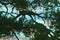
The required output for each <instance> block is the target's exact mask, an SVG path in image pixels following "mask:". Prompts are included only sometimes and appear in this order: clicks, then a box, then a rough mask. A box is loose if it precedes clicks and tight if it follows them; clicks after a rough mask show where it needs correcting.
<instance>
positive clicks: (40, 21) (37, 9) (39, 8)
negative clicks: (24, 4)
mask: <svg viewBox="0 0 60 40" xmlns="http://www.w3.org/2000/svg"><path fill="white" fill-rule="evenodd" d="M29 1H30V2H32V1H33V0H29ZM0 6H1V4H0ZM7 6H8V9H9V10H8V12H9V13H11V11H12V7H11V6H10V5H7ZM57 9H59V10H60V7H55V12H57ZM0 11H5V12H6V8H5V7H4V6H2V7H1V8H0ZM32 11H33V12H36V13H45V12H46V10H45V8H44V7H40V6H38V7H36V10H32ZM13 12H14V13H18V14H19V11H17V10H16V8H15V9H14V11H13ZM3 14H5V13H3ZM12 15H14V16H17V15H16V14H12ZM9 17H11V15H8V18H9ZM26 17H27V18H29V19H30V17H29V16H27V15H26ZM18 19H19V18H18ZM18 19H17V20H18ZM36 21H37V22H39V23H44V22H43V20H42V19H38V18H37V20H36ZM45 25H48V24H45ZM51 34H52V33H51ZM16 35H17V36H18V37H25V35H24V34H23V33H22V32H20V33H19V35H18V34H16ZM52 35H53V34H52Z"/></svg>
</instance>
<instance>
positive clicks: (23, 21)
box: [0, 0, 59, 40]
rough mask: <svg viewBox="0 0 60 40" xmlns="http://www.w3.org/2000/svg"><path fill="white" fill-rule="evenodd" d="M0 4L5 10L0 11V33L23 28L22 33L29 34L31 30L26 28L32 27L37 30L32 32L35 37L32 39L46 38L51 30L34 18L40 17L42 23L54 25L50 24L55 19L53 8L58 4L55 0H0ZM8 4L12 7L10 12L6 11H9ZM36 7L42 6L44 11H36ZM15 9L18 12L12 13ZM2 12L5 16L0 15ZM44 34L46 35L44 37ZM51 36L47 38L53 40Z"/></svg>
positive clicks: (42, 39)
mask: <svg viewBox="0 0 60 40" xmlns="http://www.w3.org/2000/svg"><path fill="white" fill-rule="evenodd" d="M0 4H1V5H0V8H1V7H2V6H4V7H5V9H6V11H0V13H1V15H0V16H1V17H0V21H1V24H0V25H1V28H3V29H1V34H2V33H4V34H5V33H6V32H7V30H8V32H10V31H12V32H13V34H15V32H14V30H17V31H21V30H23V32H24V33H26V34H30V32H31V30H28V29H30V28H31V27H32V28H31V29H33V30H34V31H35V29H36V30H37V31H38V32H36V33H35V32H34V33H35V34H36V35H35V37H36V38H35V39H34V40H39V38H40V39H41V40H44V39H46V40H48V39H47V38H49V37H48V34H49V33H50V32H51V31H50V29H47V28H46V27H45V26H44V25H43V24H40V23H38V22H37V21H36V20H37V19H40V18H41V19H42V20H43V21H44V23H45V22H47V23H48V24H51V25H50V26H52V25H54V24H52V23H54V22H55V21H54V20H56V19H55V15H56V14H55V11H54V10H55V7H56V6H58V4H59V2H58V1H57V0H52V1H51V0H34V1H32V2H30V1H29V0H17V1H16V0H0ZM8 5H10V6H11V7H10V8H12V10H11V12H8V11H9V8H8ZM38 7H39V9H40V8H41V7H44V9H45V11H46V12H44V11H43V12H42V13H36V11H37V10H39V9H37V8H38ZM15 9H16V10H17V11H19V14H18V13H14V10H15ZM3 13H5V16H2V14H3ZM8 14H9V15H10V16H11V17H10V18H8V17H7V16H8ZM13 14H14V15H15V14H16V16H14V15H13ZM26 15H28V16H29V17H30V18H31V20H32V22H31V21H30V22H29V20H28V19H27V18H26ZM41 15H43V16H41ZM20 16H21V17H20ZM18 17H20V18H19V21H16V20H17V18H18ZM27 20H28V21H27ZM58 20H59V19H58ZM4 26H5V27H4ZM33 26H34V27H33ZM40 26H41V27H40ZM5 29H7V30H6V32H5V31H4V30H5ZM27 30H28V31H27ZM40 33H41V34H40ZM8 34H9V33H8ZM43 34H44V35H43ZM15 36H16V34H15ZM40 36H41V37H40ZM44 36H46V38H45V37H44ZM16 37H17V36H16ZM52 38H53V37H51V39H49V40H54V39H52ZM17 39H18V37H17ZM18 40H19V39H18Z"/></svg>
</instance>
